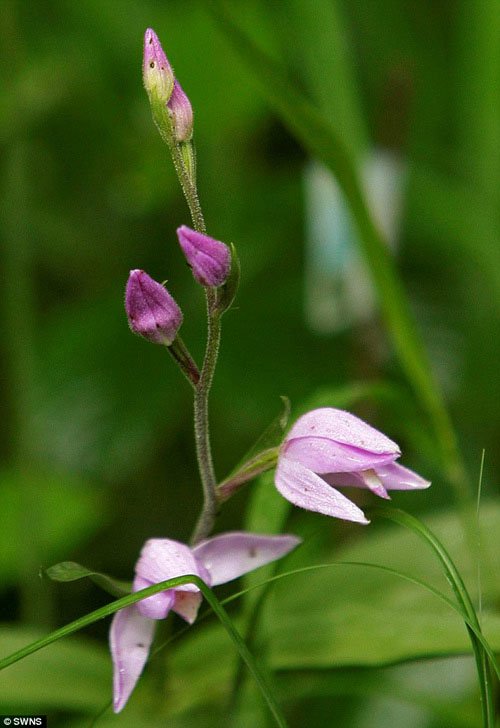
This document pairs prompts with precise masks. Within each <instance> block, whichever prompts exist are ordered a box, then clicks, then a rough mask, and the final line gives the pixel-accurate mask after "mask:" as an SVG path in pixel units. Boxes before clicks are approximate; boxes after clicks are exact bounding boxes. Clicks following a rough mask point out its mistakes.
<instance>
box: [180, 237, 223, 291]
mask: <svg viewBox="0 0 500 728" xmlns="http://www.w3.org/2000/svg"><path fill="white" fill-rule="evenodd" d="M177 237H178V238H179V243H180V246H181V248H182V251H183V253H184V255H185V256H186V259H187V262H188V264H189V265H190V266H191V268H192V270H193V275H194V277H195V278H196V280H197V281H198V283H201V285H202V286H212V287H216V286H221V285H222V284H223V283H225V281H226V279H227V277H228V275H229V270H230V268H231V251H230V250H229V248H228V246H227V245H225V244H224V243H221V242H220V241H219V240H214V239H213V238H210V237H209V236H208V235H204V234H203V233H198V232H196V231H195V230H191V228H188V227H186V225H182V226H181V227H180V228H178V229H177Z"/></svg>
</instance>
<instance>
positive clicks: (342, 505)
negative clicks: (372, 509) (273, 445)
mask: <svg viewBox="0 0 500 728" xmlns="http://www.w3.org/2000/svg"><path fill="white" fill-rule="evenodd" d="M274 482H275V484H276V488H277V489H278V490H279V492H280V493H281V495H282V496H283V497H284V498H286V499H287V500H289V501H290V502H291V503H294V505H296V506H299V507H300V508H305V509H306V510H308V511H316V512H317V513H324V514H325V515H327V516H333V517H334V518H343V519H344V520H345V521H356V522H357V523H369V521H368V520H367V519H366V518H365V515H364V513H363V511H362V510H361V509H360V508H358V507H357V506H356V505H355V504H354V503H352V502H351V501H350V500H349V499H348V498H346V497H345V496H343V495H342V494H341V493H339V492H338V490H335V488H332V487H331V486H330V485H328V483H326V482H325V481H324V480H323V478H320V477H319V475H316V473H313V472H312V470H308V468H305V467H304V466H303V465H301V464H300V463H297V462H294V461H292V460H288V458H285V457H281V458H280V460H279V462H278V467H277V468H276V475H275V479H274Z"/></svg>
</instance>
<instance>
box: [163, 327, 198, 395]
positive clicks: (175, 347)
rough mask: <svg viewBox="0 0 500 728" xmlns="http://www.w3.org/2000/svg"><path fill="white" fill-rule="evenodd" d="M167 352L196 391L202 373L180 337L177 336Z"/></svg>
mask: <svg viewBox="0 0 500 728" xmlns="http://www.w3.org/2000/svg"><path fill="white" fill-rule="evenodd" d="M167 351H168V353H169V354H170V356H171V357H172V359H174V360H175V362H176V363H177V364H178V365H179V368H180V370H181V371H182V373H183V374H184V376H185V377H186V379H187V380H188V382H190V384H191V385H192V386H193V387H194V388H195V389H196V385H197V384H198V382H199V381H200V372H199V371H198V367H197V366H196V363H195V361H194V359H193V357H192V356H191V354H190V353H189V350H188V348H187V346H186V345H185V343H184V341H183V340H182V339H181V337H180V336H176V338H175V340H174V341H173V342H172V344H171V345H170V346H168V347H167Z"/></svg>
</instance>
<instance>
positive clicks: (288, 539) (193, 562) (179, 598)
mask: <svg viewBox="0 0 500 728" xmlns="http://www.w3.org/2000/svg"><path fill="white" fill-rule="evenodd" d="M299 543H300V539H299V538H297V537H296V536H264V535H261V534H256V533H245V532H239V531H234V532H229V533H223V534H220V535H218V536H214V537H213V538H208V539H206V540H204V541H201V542H200V543H198V544H197V545H196V546H194V547H193V548H191V547H189V546H186V545H185V544H183V543H180V542H179V541H173V540H171V539H168V538H153V539H150V540H149V541H146V543H145V544H144V546H143V548H142V551H141V554H140V557H139V560H138V562H137V564H136V567H135V579H134V583H133V587H132V590H133V591H134V592H136V591H140V590H141V589H145V588H146V587H148V586H152V585H153V584H158V583H159V582H160V581H166V580H167V579H171V578H174V577H176V576H185V575H187V574H193V575H195V576H199V577H200V578H201V579H203V581H204V582H205V583H206V584H207V585H208V586H211V587H213V586H217V585H218V584H225V583H226V582H228V581H232V580H233V579H237V578H238V577H239V576H242V575H243V574H246V573H248V572H249V571H253V570H254V569H257V568H258V567H259V566H264V565H265V564H269V563H271V562H272V561H275V560H276V559H279V558H281V557H282V556H285V554H287V553H289V552H290V551H291V550H292V549H294V548H295V547H296V546H297V545H298V544H299ZM201 600H202V595H201V592H200V590H199V589H198V587H196V586H195V585H194V584H185V585H183V586H180V587H176V588H175V589H167V590H166V591H164V592H160V593H159V594H155V595H154V596H152V597H147V598H146V599H143V600H142V601H140V602H137V604H135V605H133V606H131V607H126V608H125V609H121V610H120V611H119V612H117V613H116V614H115V616H114V617H113V622H112V624H111V630H110V647H111V655H112V658H113V669H114V673H113V674H114V682H113V708H114V711H115V713H119V712H120V711H121V710H122V709H123V708H124V706H125V704H126V703H127V700H128V699H129V697H130V694H131V693H132V691H133V689H134V687H135V685H136V683H137V680H138V679H139V677H140V675H141V673H142V670H143V668H144V665H145V664H146V661H147V659H148V654H149V649H150V646H151V642H152V640H153V633H154V621H155V620H157V619H164V618H165V617H166V616H167V615H168V613H169V612H170V611H174V612H176V613H177V614H179V615H180V616H181V617H182V618H183V619H184V620H185V621H186V622H188V623H189V624H192V623H193V622H194V620H195V619H196V615H197V613H198V608H199V606H200V603H201Z"/></svg>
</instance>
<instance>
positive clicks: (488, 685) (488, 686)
mask: <svg viewBox="0 0 500 728" xmlns="http://www.w3.org/2000/svg"><path fill="white" fill-rule="evenodd" d="M372 510H373V513H375V514H376V515H379V516H382V518H387V519H389V520H391V521H394V522H395V523H398V524H399V525H401V526H404V527H406V528H408V529H410V530H411V531H413V533H415V534H416V535H417V536H419V537H420V538H422V539H423V540H424V541H425V543H427V545H429V546H430V547H431V548H432V549H433V551H434V553H435V554H436V556H437V557H438V559H439V560H440V562H441V565H442V567H443V570H444V573H445V576H446V579H447V580H448V582H449V584H450V586H451V588H452V589H453V592H454V593H455V597H456V598H457V602H458V604H459V605H460V606H461V608H462V609H463V612H464V615H466V617H467V629H468V631H469V636H470V640H471V643H472V649H473V651H474V657H475V660H476V668H477V673H478V680H479V688H480V692H481V706H482V710H483V725H484V727H485V728H494V725H495V705H494V697H493V687H492V681H491V675H490V669H489V664H488V659H487V657H488V652H487V651H486V650H485V649H484V646H483V643H482V640H481V639H480V638H479V636H478V635H479V634H481V625H480V623H479V619H478V617H477V614H476V610H475V608H474V604H473V603H472V599H471V598H470V595H469V592H468V591H467V588H466V586H465V584H464V581H463V579H462V577H461V576H460V572H459V571H458V569H457V567H456V566H455V564H454V562H453V560H452V558H451V556H450V555H449V554H448V552H447V551H446V549H445V547H444V546H443V544H442V543H441V542H440V541H439V539H438V538H437V537H436V536H435V535H434V534H433V533H432V531H430V530H429V529H428V528H427V526H426V525H425V524H424V523H422V522H421V521H419V520H418V519H417V518H415V517H414V516H411V515H410V514H409V513H405V512H404V511H401V510H399V509H397V508H391V507H389V506H376V507H375V508H373V509H372ZM490 659H491V658H490ZM494 664H495V663H494V662H492V666H494Z"/></svg>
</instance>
